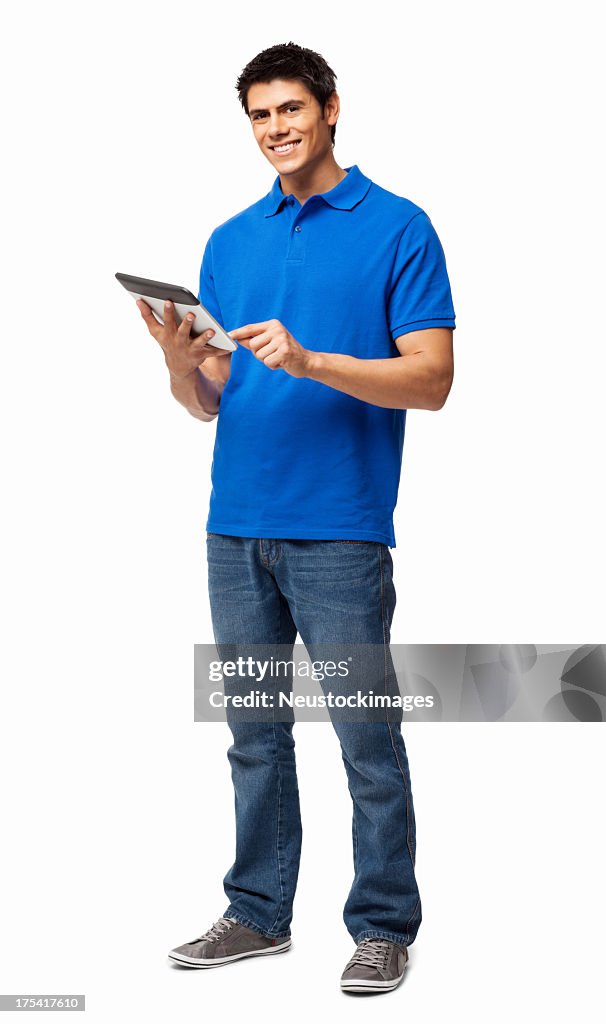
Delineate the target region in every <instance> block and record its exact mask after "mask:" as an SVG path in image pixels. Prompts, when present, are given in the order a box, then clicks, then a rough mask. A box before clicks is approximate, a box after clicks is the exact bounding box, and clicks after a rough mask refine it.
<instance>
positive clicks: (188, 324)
mask: <svg viewBox="0 0 606 1024" xmlns="http://www.w3.org/2000/svg"><path fill="white" fill-rule="evenodd" d="M195 319H196V318H195V316H194V314H193V313H188V314H187V316H184V317H183V319H182V321H181V323H180V324H179V330H178V331H177V334H178V336H179V338H180V340H181V341H185V342H188V341H189V340H190V332H191V329H192V325H193V322H194V320H195Z"/></svg>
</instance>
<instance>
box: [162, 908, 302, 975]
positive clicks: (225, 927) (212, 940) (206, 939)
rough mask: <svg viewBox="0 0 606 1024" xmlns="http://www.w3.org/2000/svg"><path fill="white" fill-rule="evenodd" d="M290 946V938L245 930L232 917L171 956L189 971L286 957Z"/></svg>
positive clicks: (224, 918)
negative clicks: (267, 955) (266, 957)
mask: <svg viewBox="0 0 606 1024" xmlns="http://www.w3.org/2000/svg"><path fill="white" fill-rule="evenodd" d="M290 945H291V938H290V936H288V937H287V938H285V939H274V938H272V937H271V936H269V935H261V934H260V932H255V931H253V930H252V928H245V927H244V925H243V924H238V922H237V921H234V920H232V918H230V917H220V918H219V920H218V921H217V922H216V923H215V924H213V926H212V928H209V929H208V931H207V932H204V935H201V936H200V938H199V939H193V941H192V942H186V943H185V944H184V945H183V946H176V947H175V949H171V951H170V953H169V954H168V956H169V959H170V960H174V961H175V963H177V964H182V965H184V966H185V967H221V966H222V965H223V964H230V963H231V962H232V960H241V959H242V957H245V956H261V955H263V954H265V953H284V952H285V950H287V949H288V948H289V947H290Z"/></svg>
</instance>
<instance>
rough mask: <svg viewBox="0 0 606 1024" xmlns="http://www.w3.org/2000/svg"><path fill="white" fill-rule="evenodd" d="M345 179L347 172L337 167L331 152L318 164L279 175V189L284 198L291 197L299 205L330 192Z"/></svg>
mask: <svg viewBox="0 0 606 1024" xmlns="http://www.w3.org/2000/svg"><path fill="white" fill-rule="evenodd" d="M346 177H347V171H344V170H343V168H342V167H339V165H338V163H337V162H336V160H335V158H334V156H333V153H332V150H331V151H330V153H327V154H326V156H325V157H324V158H323V159H322V160H321V161H320V162H319V163H311V164H307V165H306V166H305V167H303V168H302V169H301V170H300V171H293V173H292V174H281V175H280V187H281V189H282V191H283V193H284V195H285V196H289V195H293V196H294V197H295V199H298V200H299V202H300V203H301V205H303V203H304V202H305V200H306V199H309V197H310V196H315V195H321V193H322V192H330V190H331V188H334V187H335V185H338V184H339V182H340V181H343V178H346Z"/></svg>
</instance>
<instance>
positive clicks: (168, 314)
mask: <svg viewBox="0 0 606 1024" xmlns="http://www.w3.org/2000/svg"><path fill="white" fill-rule="evenodd" d="M164 326H165V327H168V328H169V329H170V328H171V327H174V326H175V307H174V306H173V304H172V302H171V301H170V299H169V300H167V301H166V302H165V303H164Z"/></svg>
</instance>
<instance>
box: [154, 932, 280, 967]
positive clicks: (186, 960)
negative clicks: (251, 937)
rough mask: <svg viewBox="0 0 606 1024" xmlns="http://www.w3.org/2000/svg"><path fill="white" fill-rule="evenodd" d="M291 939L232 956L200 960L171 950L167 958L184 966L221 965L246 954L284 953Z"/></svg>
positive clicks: (241, 957) (240, 958)
mask: <svg viewBox="0 0 606 1024" xmlns="http://www.w3.org/2000/svg"><path fill="white" fill-rule="evenodd" d="M291 945H292V940H291V939H289V940H288V942H283V943H282V944H281V945H280V946H267V948H266V949H251V950H250V952H248V953H233V954H232V956H222V957H217V959H216V960H200V959H196V957H195V956H186V955H185V953H174V952H173V951H172V950H171V951H170V953H169V954H168V959H169V960H173V961H174V962H175V963H176V964H182V965H183V966H184V967H197V968H208V967H223V965H224V964H231V963H232V962H233V961H234V960H243V959H244V957H247V956H266V955H270V954H272V953H285V952H286V950H287V949H290V947H291Z"/></svg>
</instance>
